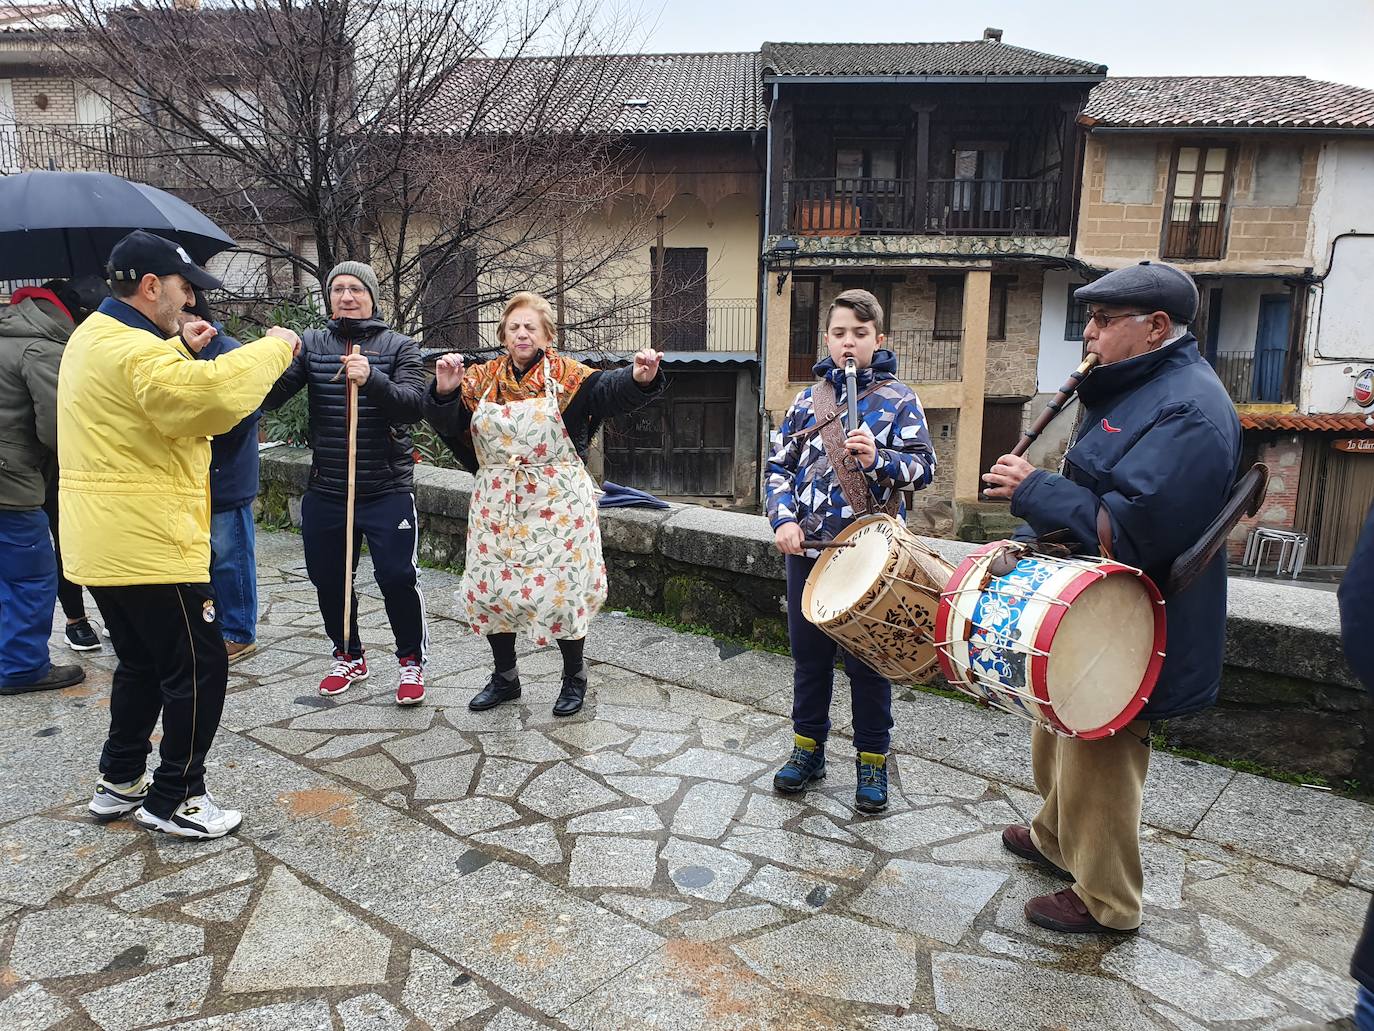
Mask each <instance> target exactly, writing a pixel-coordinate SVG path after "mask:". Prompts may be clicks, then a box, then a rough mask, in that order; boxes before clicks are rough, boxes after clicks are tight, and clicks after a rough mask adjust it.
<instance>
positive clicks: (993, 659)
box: [935, 541, 1165, 738]
mask: <svg viewBox="0 0 1374 1031" xmlns="http://www.w3.org/2000/svg"><path fill="white" fill-rule="evenodd" d="M1008 567H1010V568H1008ZM935 623H936V625H935V634H936V637H935V640H936V647H937V650H938V652H939V656H940V668H941V670H942V671H943V672H944V675H945V678H946V679H947V680H948V681H949V682H950V684H951V685H952V686H953V687H956V688H958V689H959V690H961V691H963V692H965V693H966V694H971V695H973V696H974V697H975V698H978V699H979V700H981V701H985V702H987V703H989V704H991V705H995V706H997V707H998V708H1001V709H1006V710H1007V711H1009V712H1013V713H1016V714H1017V715H1020V716H1025V717H1027V718H1029V719H1032V720H1035V721H1036V722H1039V723H1041V724H1043V725H1044V726H1045V727H1046V728H1047V729H1050V730H1053V731H1055V732H1056V733H1059V734H1068V735H1072V736H1075V737H1082V738H1099V737H1106V736H1107V735H1109V734H1114V733H1116V732H1117V731H1118V730H1120V729H1121V728H1122V727H1124V726H1125V725H1126V724H1128V723H1130V722H1131V720H1133V719H1135V716H1136V713H1138V712H1139V711H1140V710H1141V708H1142V707H1143V706H1144V704H1145V702H1146V701H1147V700H1148V699H1149V697H1150V692H1151V691H1152V690H1154V686H1155V681H1156V680H1157V679H1158V677H1159V669H1160V667H1161V666H1162V665H1163V663H1164V626H1165V624H1164V601H1163V599H1162V598H1161V597H1160V593H1159V589H1158V588H1157V587H1156V586H1155V585H1154V583H1153V582H1152V581H1151V580H1150V578H1149V577H1147V576H1146V575H1145V574H1144V573H1142V572H1141V571H1140V570H1138V569H1132V568H1131V567H1130V566H1125V565H1122V564H1121V563H1119V562H1113V561H1110V560H1105V559H1094V558H1053V557H1049V556H1045V555H1037V554H1034V553H1032V552H1031V551H1030V549H1029V548H1027V547H1026V546H1025V545H1022V544H1017V543H1014V542H1011V541H998V542H996V543H994V544H988V545H986V546H984V547H982V548H979V549H978V550H977V551H975V552H973V554H972V555H970V556H969V557H968V558H967V559H966V560H965V561H964V563H963V564H962V565H960V566H959V568H958V570H957V571H956V572H955V574H954V576H953V577H952V578H951V579H950V581H949V585H948V586H947V587H946V588H945V590H944V592H943V593H942V594H941V596H940V605H939V612H938V614H937V616H936V621H935Z"/></svg>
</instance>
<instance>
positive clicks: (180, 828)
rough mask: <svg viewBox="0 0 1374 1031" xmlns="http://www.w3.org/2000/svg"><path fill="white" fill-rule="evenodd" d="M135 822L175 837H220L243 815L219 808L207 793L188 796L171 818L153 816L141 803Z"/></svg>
mask: <svg viewBox="0 0 1374 1031" xmlns="http://www.w3.org/2000/svg"><path fill="white" fill-rule="evenodd" d="M134 822H135V823H137V824H138V825H139V826H140V827H146V828H147V829H148V830H150V831H161V832H162V833H163V834H171V835H173V836H174V837H178V838H222V837H224V836H225V835H226V834H228V833H229V832H230V831H234V830H237V829H238V826H239V824H241V823H242V822H243V814H242V813H241V812H239V811H238V810H237V809H221V808H220V807H219V805H218V804H217V803H216V802H215V800H214V799H213V798H211V797H210V796H209V795H208V794H204V795H196V796H195V797H194V798H188V799H187V800H186V801H185V802H182V803H181V805H179V806H177V807H176V809H175V811H173V813H172V817H171V819H170V820H164V819H162V817H160V816H154V815H153V814H152V813H150V812H148V810H146V809H144V808H143V807H142V806H140V807H139V809H138V812H136V813H134Z"/></svg>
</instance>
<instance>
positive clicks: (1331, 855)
mask: <svg viewBox="0 0 1374 1031" xmlns="http://www.w3.org/2000/svg"><path fill="white" fill-rule="evenodd" d="M1275 815H1281V816H1282V819H1281V820H1276V819H1274V816H1275ZM1371 831H1374V809H1371V808H1370V807H1369V806H1367V805H1363V804H1362V803H1359V802H1355V801H1352V800H1351V799H1346V798H1339V797H1336V796H1334V795H1330V794H1326V793H1323V792H1319V791H1312V790H1311V789H1308V788H1303V787H1299V786H1298V785H1296V784H1284V783H1280V782H1279V781H1272V780H1265V779H1264V778H1263V777H1256V776H1254V775H1252V774H1249V773H1238V774H1236V775H1235V778H1234V779H1233V780H1232V781H1231V782H1230V783H1229V784H1228V785H1227V786H1226V789H1225V791H1223V792H1222V793H1221V797H1220V798H1218V799H1217V803H1216V805H1214V806H1213V807H1212V808H1211V809H1210V810H1208V812H1207V815H1206V816H1205V817H1203V819H1202V822H1201V823H1200V824H1198V827H1197V835H1198V837H1201V838H1206V839H1207V840H1209V841H1215V842H1217V843H1219V844H1222V845H1227V846H1230V847H1232V848H1238V849H1241V850H1242V851H1244V852H1246V853H1248V854H1250V855H1254V856H1258V857H1260V858H1261V859H1269V860H1273V861H1274V862H1279V863H1283V864H1285V865H1287V866H1292V867H1296V868H1298V869H1299V870H1304V871H1306V872H1308V873H1315V874H1320V875H1321V876H1323V877H1332V878H1335V879H1337V880H1345V879H1347V878H1348V877H1349V876H1350V874H1351V872H1352V871H1353V870H1354V868H1355V864H1356V862H1357V861H1358V860H1359V858H1360V850H1361V849H1362V848H1363V845H1364V843H1365V841H1367V840H1368V838H1369V835H1370V833H1371Z"/></svg>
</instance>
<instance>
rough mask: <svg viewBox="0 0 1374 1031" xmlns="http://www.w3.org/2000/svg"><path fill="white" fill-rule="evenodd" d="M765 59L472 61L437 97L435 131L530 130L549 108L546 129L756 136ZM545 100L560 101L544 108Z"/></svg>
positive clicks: (763, 121)
mask: <svg viewBox="0 0 1374 1031" xmlns="http://www.w3.org/2000/svg"><path fill="white" fill-rule="evenodd" d="M758 61H759V55H758V54H757V53H753V52H747V53H715V54H615V55H596V56H585V57H574V58H520V59H515V60H506V59H499V58H493V59H490V60H479V61H469V62H466V63H465V64H464V65H463V67H462V69H461V70H460V71H459V73H458V74H457V75H456V76H455V77H454V79H453V81H452V82H451V83H449V85H448V86H447V87H446V88H445V89H444V90H443V91H442V92H441V93H440V95H439V96H438V97H437V98H436V101H435V103H434V106H433V110H434V111H436V112H442V115H441V116H440V118H441V122H440V124H439V125H437V126H435V128H436V130H440V131H442V130H443V129H448V130H451V131H453V130H462V131H476V132H491V133H503V132H521V131H524V130H527V129H529V128H531V127H532V123H531V117H532V116H531V112H532V111H534V110H536V109H540V108H542V109H543V110H544V111H545V113H544V114H543V115H541V117H543V118H544V121H543V122H541V123H540V125H541V127H542V128H544V129H548V128H559V129H564V130H568V131H587V132H607V133H628V134H631V135H633V134H636V133H691V132H750V131H753V130H758V129H762V128H764V127H765V126H766V125H767V122H768V119H767V115H766V113H765V112H764V109H763V95H762V87H761V84H760V81H759V69H758ZM544 97H552V98H554V103H552V104H548V105H540V104H538V103H537V101H538V100H539V99H540V98H544ZM483 98H485V103H482V109H481V110H477V109H476V105H477V104H478V103H480V102H481V101H482V99H483ZM548 112H552V114H549V113H548ZM550 119H551V120H552V122H553V124H552V125H551V124H550ZM469 126H471V129H469Z"/></svg>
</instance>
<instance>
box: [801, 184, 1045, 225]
mask: <svg viewBox="0 0 1374 1031" xmlns="http://www.w3.org/2000/svg"><path fill="white" fill-rule="evenodd" d="M784 185H785V189H786V198H787V207H786V210H787V231H788V232H791V233H795V234H797V235H798V236H872V235H881V234H896V233H906V234H912V233H939V234H954V235H966V234H976V235H1001V236H1058V235H1063V234H1064V233H1066V232H1067V230H1066V228H1065V227H1064V226H1063V224H1062V222H1063V220H1062V218H1061V213H1060V209H1059V180H1058V179H1057V178H1055V179H932V180H930V181H929V182H928V183H927V186H926V197H925V204H924V205H922V206H918V205H917V204H916V203H915V201H916V199H917V195H916V194H914V193H913V184H912V183H911V181H910V180H907V179H789V180H787V181H786V183H785V184H784Z"/></svg>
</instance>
